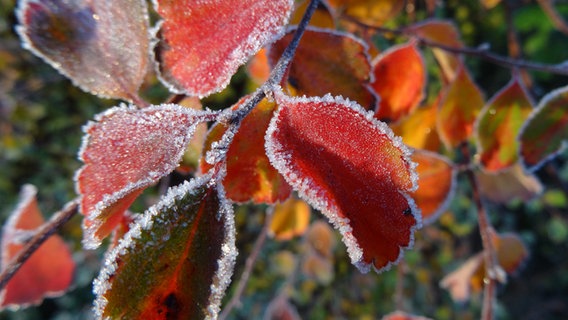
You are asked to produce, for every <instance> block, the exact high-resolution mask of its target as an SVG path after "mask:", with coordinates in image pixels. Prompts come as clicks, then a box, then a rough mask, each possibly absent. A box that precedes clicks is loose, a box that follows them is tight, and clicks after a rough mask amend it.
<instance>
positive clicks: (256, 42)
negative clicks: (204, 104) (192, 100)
mask: <svg viewBox="0 0 568 320" xmlns="http://www.w3.org/2000/svg"><path fill="white" fill-rule="evenodd" d="M155 3H156V11H157V12H158V14H159V15H160V16H161V17H162V18H163V19H164V20H163V22H162V23H161V24H160V31H159V33H158V38H159V39H160V41H159V43H158V44H157V46H156V48H155V54H156V58H157V60H158V64H159V73H160V78H161V80H162V81H163V82H164V84H166V85H167V86H168V87H169V88H170V90H172V91H174V92H177V93H186V94H189V95H194V96H199V97H205V96H208V95H209V94H211V93H214V92H218V91H221V90H222V89H223V88H225V87H226V86H227V85H228V84H229V81H230V79H231V77H232V76H233V74H234V73H235V72H236V71H237V69H238V67H240V66H241V65H243V64H244V63H245V62H246V61H247V60H248V59H249V58H250V57H252V56H253V55H254V54H256V53H257V52H258V51H259V50H260V49H261V48H262V47H263V46H265V45H266V44H268V43H269V42H271V41H273V39H274V38H276V37H278V36H279V35H280V34H281V32H282V31H283V29H282V28H283V26H284V25H286V23H287V22H288V18H289V16H290V13H291V12H292V6H293V1H291V0H242V1H238V2H235V1H232V0H206V1H163V0H157V1H156V2H155Z"/></svg>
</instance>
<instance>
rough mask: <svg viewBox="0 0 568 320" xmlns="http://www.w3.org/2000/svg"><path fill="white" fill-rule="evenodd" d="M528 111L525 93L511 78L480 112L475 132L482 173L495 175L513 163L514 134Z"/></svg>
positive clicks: (516, 152)
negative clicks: (485, 171) (486, 172)
mask: <svg viewBox="0 0 568 320" xmlns="http://www.w3.org/2000/svg"><path fill="white" fill-rule="evenodd" d="M532 109H533V103H532V102H531V98H530V96H529V94H528V92H527V90H526V89H525V88H524V86H523V85H522V83H521V82H520V80H519V79H518V78H517V77H515V78H513V80H511V81H510V82H509V83H508V84H507V85H506V86H505V87H504V88H503V89H501V90H500V91H499V92H498V93H496V94H495V96H493V98H491V100H489V102H488V103H487V105H485V107H484V108H483V110H481V113H480V114H479V118H478V121H477V123H476V125H475V131H476V136H477V145H478V152H479V155H480V162H481V164H482V166H483V168H484V169H485V170H487V171H489V172H496V171H499V170H502V169H504V168H508V167H510V166H512V165H513V164H514V163H515V162H517V159H518V151H519V143H518V140H517V135H518V133H519V130H520V128H521V126H522V124H523V122H524V121H525V120H526V119H527V117H528V115H529V113H530V112H531V111H532Z"/></svg>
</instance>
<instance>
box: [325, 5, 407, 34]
mask: <svg viewBox="0 0 568 320" xmlns="http://www.w3.org/2000/svg"><path fill="white" fill-rule="evenodd" d="M328 2H329V4H330V6H331V7H332V8H333V9H334V10H335V11H336V15H338V16H348V17H352V18H355V19H357V20H359V21H361V22H364V23H367V24H370V25H373V26H377V27H379V26H382V25H383V24H384V23H385V22H386V21H388V20H390V19H393V18H394V17H396V16H397V15H398V14H400V12H402V9H403V8H404V1H398V0H379V1H376V0H374V1H373V0H328Z"/></svg>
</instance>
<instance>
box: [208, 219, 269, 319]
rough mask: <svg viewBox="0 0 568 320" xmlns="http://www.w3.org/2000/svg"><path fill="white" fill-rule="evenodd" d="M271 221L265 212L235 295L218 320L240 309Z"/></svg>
mask: <svg viewBox="0 0 568 320" xmlns="http://www.w3.org/2000/svg"><path fill="white" fill-rule="evenodd" d="M271 221H272V213H271V212H267V214H266V219H265V222H264V225H263V226H262V230H261V231H260V234H259V235H258V238H257V239H256V241H255V242H254V246H253V249H252V252H251V254H250V255H249V256H248V257H247V260H246V262H245V269H244V270H243V273H242V274H241V278H240V280H239V284H238V286H237V288H236V289H235V293H234V294H233V296H232V297H231V300H229V302H228V303H227V305H226V306H225V308H224V309H223V311H222V312H221V314H220V315H219V319H220V320H224V319H226V318H227V317H228V316H229V314H230V313H231V311H232V310H233V309H234V308H238V307H240V305H241V297H242V295H243V292H244V291H245V288H246V285H247V284H248V281H249V278H250V275H251V274H252V269H253V267H254V264H255V262H256V259H257V258H258V255H259V254H260V251H261V250H262V247H263V245H264V243H265V242H266V237H267V235H268V230H269V226H270V222H271Z"/></svg>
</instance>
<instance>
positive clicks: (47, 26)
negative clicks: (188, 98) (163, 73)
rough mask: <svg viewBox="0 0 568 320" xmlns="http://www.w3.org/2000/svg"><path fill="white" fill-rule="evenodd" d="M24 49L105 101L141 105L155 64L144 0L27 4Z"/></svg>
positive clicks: (30, 0) (22, 17) (21, 16)
mask: <svg viewBox="0 0 568 320" xmlns="http://www.w3.org/2000/svg"><path fill="white" fill-rule="evenodd" d="M17 16H18V20H19V22H20V26H18V27H17V31H18V33H19V35H20V37H21V38H22V41H23V43H24V47H25V48H27V49H29V50H31V51H32V52H33V53H35V54H36V55H37V56H39V57H41V58H43V59H44V60H45V61H46V62H48V63H49V64H50V65H51V66H53V67H54V68H55V69H57V70H58V71H59V72H61V73H62V74H64V75H65V76H67V77H69V78H70V79H71V80H72V81H73V83H74V84H75V85H76V86H78V87H80V88H81V89H83V90H85V91H87V92H91V93H93V94H96V95H99V96H101V97H109V98H119V99H126V100H131V101H132V100H136V97H137V92H138V88H139V87H140V85H141V84H142V82H143V81H144V76H145V75H146V73H147V69H148V61H149V55H148V51H149V42H150V40H149V38H150V37H149V33H148V9H147V7H146V1H143V0H101V1H88V0H75V1H55V0H24V1H21V2H20V5H19V7H18V10H17Z"/></svg>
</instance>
